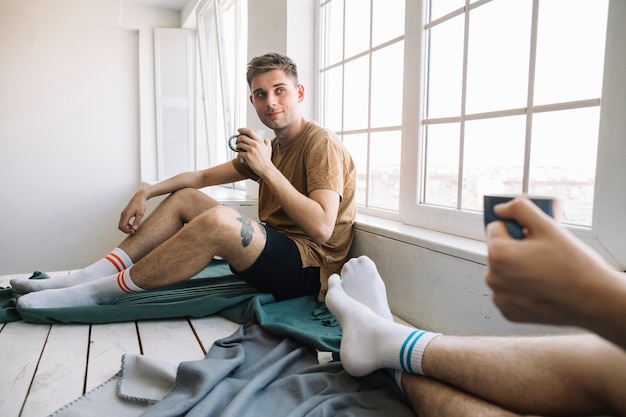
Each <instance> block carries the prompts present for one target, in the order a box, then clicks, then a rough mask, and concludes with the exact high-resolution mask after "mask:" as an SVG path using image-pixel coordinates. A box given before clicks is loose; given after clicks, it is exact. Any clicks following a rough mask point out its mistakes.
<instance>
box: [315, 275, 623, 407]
mask: <svg viewBox="0 0 626 417" xmlns="http://www.w3.org/2000/svg"><path fill="white" fill-rule="evenodd" d="M326 303H327V305H328V308H329V310H330V311H331V312H332V313H333V314H334V315H335V317H336V318H337V320H338V321H339V323H340V325H341V328H342V331H343V338H342V343H341V352H340V354H341V360H342V363H343V364H344V368H346V370H347V371H348V372H349V373H352V374H355V375H364V374H365V373H367V372H368V371H372V370H374V369H377V368H393V369H401V367H400V361H401V356H399V355H397V352H399V351H401V347H400V346H399V345H397V344H398V343H399V342H398V340H402V337H404V336H403V335H407V334H409V332H410V331H412V329H407V328H405V327H406V326H402V325H400V324H397V323H393V322H390V321H389V320H386V319H383V318H381V317H379V316H378V315H376V314H375V313H374V312H373V311H372V310H370V309H369V308H368V307H367V306H365V305H363V304H361V303H359V302H358V301H356V300H354V299H353V298H351V297H350V296H348V294H346V292H345V291H344V290H343V287H342V286H341V284H340V281H339V280H338V279H337V277H334V279H333V277H331V279H330V280H329V291H328V294H327V296H326ZM394 334H396V335H397V334H401V336H402V337H400V338H398V337H395V336H394ZM400 343H401V342H400ZM394 344H396V346H392V345H394ZM390 352H396V354H393V355H389V353H390ZM394 356H395V359H394ZM421 363H422V366H421V367H422V370H423V372H424V374H426V375H427V376H428V377H430V378H432V379H435V380H437V381H439V382H442V383H443V384H441V385H438V384H429V383H428V382H423V383H420V384H414V386H413V388H411V385H409V384H406V379H407V378H408V375H407V374H406V373H405V374H403V375H402V382H403V388H404V391H405V394H406V395H407V397H408V398H409V399H412V400H413V399H414V400H415V401H422V402H423V401H428V396H432V395H433V394H432V392H433V390H436V391H437V392H439V394H438V395H445V393H446V392H448V393H449V394H452V393H454V394H455V395H454V397H451V398H450V399H451V400H452V399H453V398H454V401H464V400H465V399H468V398H472V401H473V403H474V404H480V403H481V401H486V402H488V403H490V404H492V405H496V406H498V407H501V408H503V409H506V410H512V411H515V412H520V413H525V414H527V413H531V414H540V415H549V414H559V413H560V414H573V413H574V414H575V413H578V414H580V413H582V414H587V415H594V414H605V413H611V412H613V413H617V414H620V413H621V414H620V415H626V397H625V396H624V395H623V387H624V386H626V353H624V352H623V351H622V350H620V349H619V348H618V347H616V346H614V345H612V344H610V343H608V342H606V341H604V340H603V339H600V338H599V337H596V336H591V335H575V336H552V337H538V338H534V337H531V338H528V337H515V338H513V337H511V338H508V337H480V338H474V337H454V336H441V337H437V338H434V339H433V340H432V341H431V342H430V344H429V345H428V346H427V347H426V350H425V352H424V355H423V357H422V361H421ZM426 380H428V378H427V379H426ZM415 386H418V387H427V388H423V389H424V390H425V391H424V392H422V391H420V390H417V389H415ZM450 387H453V388H454V390H450V389H449V388H450ZM439 388H441V390H439ZM444 388H445V389H444ZM458 392H462V393H464V395H461V396H459V395H456V394H458ZM413 397H414V398H413ZM438 398H439V397H438ZM477 399H480V400H481V401H478V402H476V401H475V400H477ZM436 400H437V401H441V400H440V399H436ZM495 410H497V407H496V408H495Z"/></svg>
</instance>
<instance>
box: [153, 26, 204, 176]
mask: <svg viewBox="0 0 626 417" xmlns="http://www.w3.org/2000/svg"><path fill="white" fill-rule="evenodd" d="M193 41H194V38H193V32H192V31H190V30H187V29H173V28H158V29H155V30H154V49H155V50H154V59H155V65H154V67H155V84H156V85H155V92H156V98H155V102H156V123H157V126H156V134H157V158H158V176H159V180H163V179H165V178H169V177H171V176H173V175H176V174H179V173H181V172H184V171H189V170H193V169H195V164H194V155H193V149H194V106H193V104H194V88H193V85H194V84H193V69H194V65H193V62H194V60H193V58H194V48H193Z"/></svg>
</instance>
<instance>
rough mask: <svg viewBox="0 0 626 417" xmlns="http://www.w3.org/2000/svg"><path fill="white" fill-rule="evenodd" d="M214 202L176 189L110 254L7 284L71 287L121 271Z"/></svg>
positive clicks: (23, 290) (22, 289) (25, 288)
mask: <svg viewBox="0 0 626 417" xmlns="http://www.w3.org/2000/svg"><path fill="white" fill-rule="evenodd" d="M218 205H219V203H218V202H217V201H215V200H213V199H212V198H210V197H209V196H207V195H206V194H204V193H201V192H199V191H197V190H193V189H184V190H180V191H178V192H176V193H173V194H172V195H170V196H169V197H167V198H166V199H165V200H164V201H163V202H162V203H161V204H159V206H158V207H157V208H156V209H155V210H154V212H153V213H152V214H151V215H150V216H148V218H147V219H146V221H145V222H144V223H143V225H142V226H141V228H139V230H138V231H137V233H136V234H134V235H130V236H128V237H127V238H126V239H124V241H123V242H122V243H120V245H119V246H118V247H117V248H115V249H114V250H113V251H112V252H111V253H109V254H108V255H106V256H105V257H104V258H102V259H100V260H98V261H97V262H95V263H93V264H92V265H89V266H87V267H86V268H84V269H82V270H80V271H76V272H74V273H72V274H70V275H66V276H60V277H54V278H52V279H46V280H29V279H16V280H12V281H11V286H12V287H13V289H14V291H16V292H18V293H20V294H27V293H29V292H33V291H42V290H47V289H55V288H66V287H71V286H74V285H79V284H83V283H86V282H91V281H94V280H96V279H99V278H103V277H106V276H109V275H111V274H114V273H117V272H121V271H123V270H124V269H127V268H129V267H130V266H132V265H133V262H137V261H138V260H140V259H141V258H143V257H144V256H145V255H146V254H147V253H149V252H150V251H152V250H153V249H154V248H155V247H157V246H158V245H160V244H161V243H163V242H164V241H165V240H167V239H169V238H170V237H171V236H173V235H174V234H175V233H176V232H178V231H179V230H180V229H181V227H183V225H184V224H185V223H188V222H189V221H190V220H191V219H193V218H194V217H196V216H198V215H199V214H201V213H203V212H204V211H206V210H208V209H210V208H212V207H215V206H218Z"/></svg>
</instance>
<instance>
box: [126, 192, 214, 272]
mask: <svg viewBox="0 0 626 417" xmlns="http://www.w3.org/2000/svg"><path fill="white" fill-rule="evenodd" d="M220 205H221V204H220V203H219V202H217V201H216V200H214V199H212V198H211V197H209V196H208V195H206V194H204V193H202V192H201V191H198V190H195V189H182V190H179V191H176V192H175V193H173V194H171V195H170V196H168V197H167V198H166V199H165V200H163V201H162V202H161V204H159V205H158V206H157V208H156V209H155V210H154V211H153V212H152V213H151V214H150V215H149V216H148V217H147V218H146V219H145V220H144V222H143V223H142V224H141V227H140V228H139V230H138V231H137V233H135V234H134V235H129V236H127V237H126V239H124V240H123V241H122V242H121V243H120V245H119V247H120V248H121V249H122V250H124V251H125V252H126V253H127V254H128V256H130V258H131V259H132V260H133V261H134V262H135V263H137V262H138V261H139V260H141V259H142V258H143V257H144V256H146V255H147V254H148V253H150V252H151V251H152V250H154V249H155V248H156V247H158V246H159V245H160V244H162V243H163V242H165V241H166V240H168V239H169V238H171V237H172V236H174V235H175V234H176V233H178V231H179V230H181V228H182V227H183V226H184V225H185V224H187V223H189V222H190V221H191V220H193V219H194V218H196V217H197V216H199V215H200V214H202V213H204V212H205V211H207V210H209V209H211V208H213V207H217V206H220Z"/></svg>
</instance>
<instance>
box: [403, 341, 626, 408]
mask: <svg viewBox="0 0 626 417" xmlns="http://www.w3.org/2000/svg"><path fill="white" fill-rule="evenodd" d="M422 366H423V370H424V373H425V374H426V375H428V376H429V377H431V378H435V379H437V380H439V381H443V382H445V383H447V384H450V385H452V386H454V387H457V388H459V389H460V390H464V391H466V392H469V393H472V394H473V395H475V396H477V397H479V398H482V399H485V400H486V401H489V402H491V403H493V404H496V405H499V406H501V407H504V408H506V409H508V410H513V411H516V412H519V413H535V414H542V415H556V414H561V415H563V414H582V415H595V414H603V413H618V414H619V415H626V396H624V388H623V387H624V386H626V352H624V351H623V350H621V349H620V348H618V347H617V346H615V345H613V344H612V343H610V342H607V341H606V340H604V339H601V338H600V337H598V336H595V335H588V334H579V335H568V336H545V337H463V336H445V337H439V338H437V339H435V340H433V341H432V343H431V344H430V345H429V346H428V348H427V349H426V351H425V352H424V357H423V362H422ZM407 395H408V394H407Z"/></svg>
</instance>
